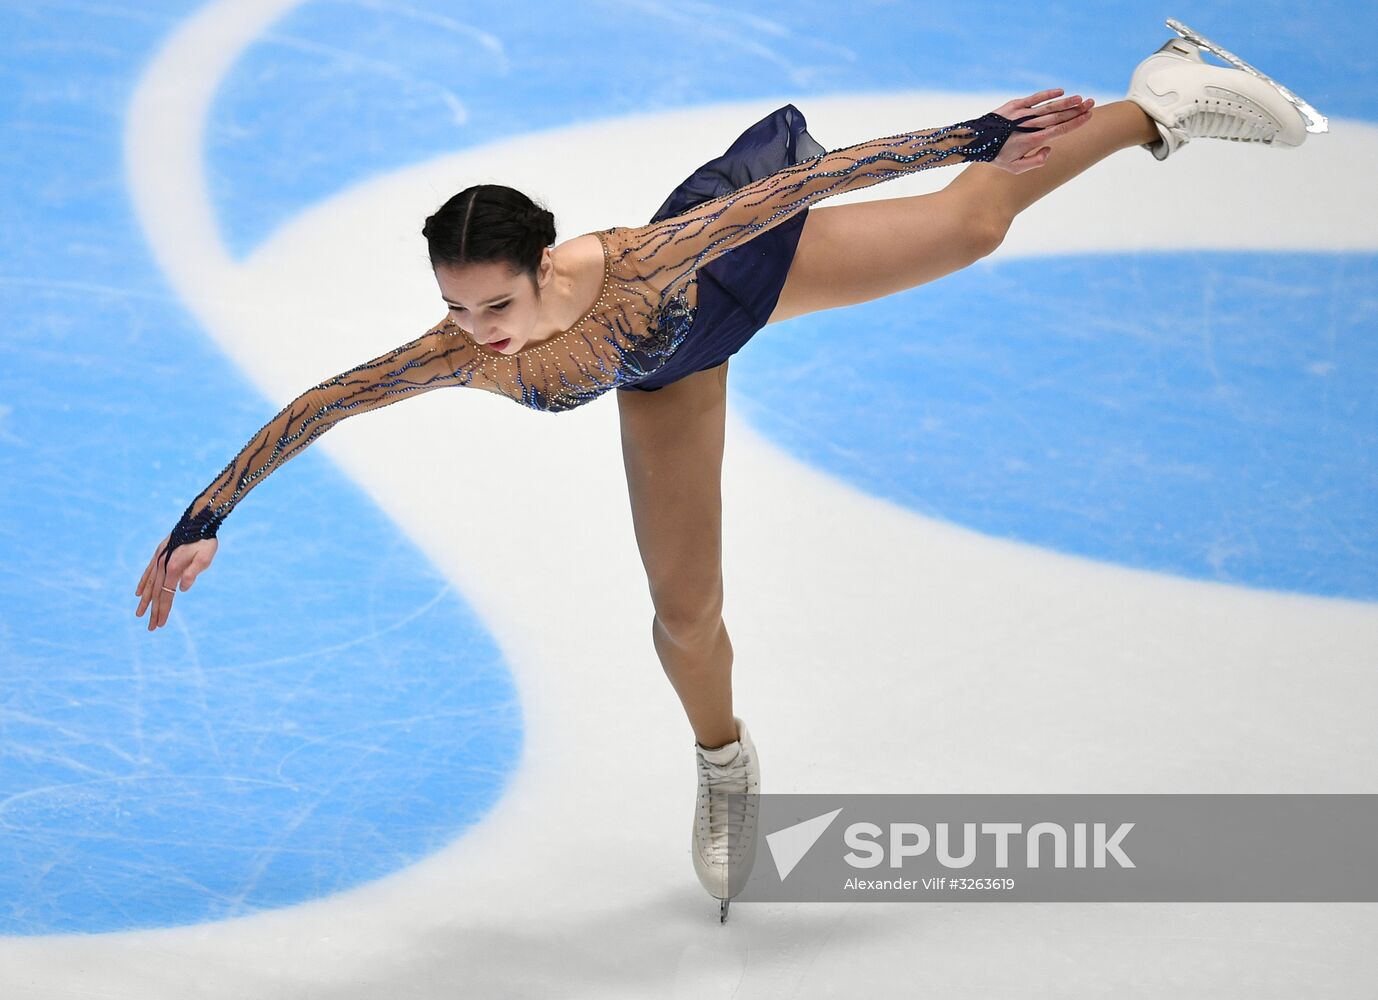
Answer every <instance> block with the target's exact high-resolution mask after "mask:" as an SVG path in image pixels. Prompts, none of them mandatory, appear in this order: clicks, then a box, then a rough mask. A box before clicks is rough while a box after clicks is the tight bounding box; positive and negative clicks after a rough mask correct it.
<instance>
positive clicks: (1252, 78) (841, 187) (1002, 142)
mask: <svg viewBox="0 0 1378 1000" xmlns="http://www.w3.org/2000/svg"><path fill="white" fill-rule="evenodd" d="M1169 23H1170V24H1172V25H1173V26H1174V28H1175V29H1176V30H1178V33H1179V34H1184V35H1185V32H1184V31H1183V30H1182V29H1181V28H1179V27H1177V26H1176V25H1175V24H1174V23H1173V22H1169ZM1187 31H1189V29H1187ZM1190 37H1192V38H1193V39H1195V41H1196V42H1197V43H1200V44H1201V45H1203V46H1204V47H1207V48H1211V49H1212V50H1213V51H1216V52H1217V53H1219V54H1222V55H1224V56H1226V58H1228V59H1230V60H1231V61H1232V62H1234V63H1235V64H1236V65H1237V66H1241V67H1244V68H1227V67H1221V66H1214V65H1211V64H1207V63H1205V62H1204V61H1203V60H1202V58H1201V56H1200V52H1199V49H1198V47H1197V44H1193V42H1191V41H1186V40H1184V39H1183V38H1174V39H1172V40H1170V41H1169V42H1167V43H1166V44H1164V45H1163V46H1162V47H1161V48H1160V49H1159V50H1158V51H1157V52H1155V53H1154V54H1153V55H1151V56H1150V57H1149V58H1148V59H1146V60H1144V62H1142V63H1141V64H1140V65H1139V67H1138V68H1137V69H1136V71H1135V73H1134V76H1133V79H1132V81H1131V85H1130V90H1129V94H1128V96H1127V99H1126V100H1123V101H1117V102H1115V103H1113V104H1110V105H1108V106H1106V107H1103V108H1099V109H1097V110H1096V112H1095V114H1094V116H1093V115H1092V104H1093V102H1092V101H1090V100H1085V101H1083V100H1081V99H1080V97H1078V96H1073V97H1067V98H1064V97H1062V96H1061V94H1062V91H1061V90H1060V89H1051V90H1043V91H1040V92H1038V93H1035V94H1031V95H1029V96H1028V97H1024V98H1020V99H1017V100H1012V101H1009V102H1007V103H1005V104H1004V105H1002V106H1001V107H1000V108H998V109H996V110H995V111H993V112H991V113H988V114H986V115H983V116H981V117H980V118H976V119H972V120H970V121H965V122H960V123H958V124H955V125H948V126H944V127H941V128H936V129H929V130H923V131H918V132H908V133H901V134H898V135H894V136H888V137H885V138H882V139H874V140H870V141H867V142H862V143H858V144H857V145H854V146H849V147H846V148H843V149H839V150H835V151H832V152H825V151H824V149H823V147H822V146H820V145H819V144H818V143H817V142H816V141H814V139H813V137H812V136H810V135H809V134H808V132H807V130H806V127H805V121H804V117H803V115H802V114H800V113H799V111H798V109H796V108H795V107H794V106H793V105H786V106H785V107H783V108H780V109H779V110H777V111H776V112H774V113H773V114H771V115H768V116H767V117H766V118H764V119H762V120H761V121H760V122H758V123H756V124H755V125H753V126H752V127H751V128H750V129H748V130H747V131H746V132H744V133H743V134H742V135H741V137H740V138H738V140H737V141H736V142H735V143H734V144H733V145H732V146H731V147H730V148H729V149H728V151H727V152H726V153H725V154H724V155H723V156H721V157H718V158H717V159H715V160H712V161H710V162H709V163H707V164H705V165H704V166H703V167H702V168H700V169H699V170H698V171H696V172H695V173H694V174H693V175H691V176H690V178H689V179H688V180H686V181H685V182H684V183H683V184H681V185H680V186H679V187H678V188H676V189H675V191H674V192H673V193H672V194H671V195H670V197H669V198H668V199H667V200H666V202H665V204H664V205H662V206H661V208H660V210H659V211H658V212H657V213H656V214H655V216H654V217H653V219H652V221H651V223H650V224H648V225H645V226H638V227H614V228H612V229H606V230H601V231H599V232H594V233H586V234H583V235H581V236H578V237H576V238H574V239H571V240H569V241H567V242H565V243H562V244H560V245H559V246H556V247H553V249H552V247H551V244H553V243H554V239H555V229H554V219H553V216H552V215H551V213H550V212H548V211H545V210H544V209H542V208H540V207H539V206H537V205H535V204H533V203H532V202H531V201H530V199H528V198H527V197H526V196H525V195H523V194H521V193H520V192H518V191H514V190H513V189H511V188H507V187H503V186H501V185H478V186H476V187H471V188H469V189H467V190H465V191H462V192H460V193H459V194H457V195H455V196H454V197H453V198H451V199H450V200H449V201H447V202H446V203H445V204H444V205H443V206H441V208H440V209H439V210H438V211H437V212H436V213H435V214H434V215H432V216H431V217H430V218H428V219H427V220H426V224H425V227H424V228H423V230H422V232H423V235H424V236H425V237H426V239H427V243H428V249H429V256H430V260H431V263H432V266H433V269H434V273H435V278H436V282H437V284H438V286H439V289H440V292H441V296H442V298H443V299H444V301H445V303H446V306H447V307H448V310H449V311H448V312H447V314H446V316H445V318H444V319H443V320H441V321H440V322H439V323H438V324H436V325H435V326H434V327H432V328H431V329H430V330H428V331H426V333H424V334H423V335H422V336H420V337H419V338H417V339H416V340H413V341H411V342H409V343H406V344H403V345H401V346H400V347H398V348H396V349H394V350H392V351H390V352H388V353H387V354H384V355H382V356H380V357H378V358H375V359H373V360H372V361H369V362H366V363H364V364H362V365H359V366H357V367H355V368H352V369H350V370H349V371H346V372H343V373H341V374H340V375H337V376H335V377H334V378H332V379H329V380H327V381H325V382H322V383H320V384H318V385H316V386H314V387H313V388H311V389H309V390H307V391H306V392H305V393H303V394H302V395H301V396H298V397H297V398H296V399H295V400H293V401H292V402H291V403H289V404H288V405H287V406H286V407H284V408H283V409H282V410H281V411H280V412H279V413H278V414H277V415H276V416H275V417H274V418H273V419H272V420H271V421H269V423H268V424H266V425H265V426H264V427H263V428H262V429H260V431H259V432H258V433H257V434H255V435H254V436H253V438H251V439H250V440H249V442H248V443H247V444H246V445H245V447H244V449H243V450H241V452H240V453H239V454H238V455H237V456H235V458H234V459H232V460H231V461H230V463H229V464H228V465H226V466H225V468H224V470H222V472H221V474H220V475H219V476H218V477H217V478H216V479H215V481H214V482H212V483H211V484H210V486H208V487H207V488H206V489H205V490H204V491H203V492H202V493H201V495H200V496H198V497H197V498H196V499H195V500H193V501H192V503H191V504H190V505H189V506H188V507H187V509H186V512H185V513H184V514H183V515H182V518H181V520H180V521H179V522H178V524H177V525H176V527H174V529H173V531H172V532H171V533H170V534H169V536H168V537H167V538H165V539H163V541H162V542H160V543H159V545H158V548H157V550H156V551H155V553H154V555H153V557H152V559H151V560H150V562H149V564H148V568H147V569H146V570H145V571H144V573H143V577H142V579H141V580H140V581H139V585H138V588H137V589H136V591H135V593H136V596H139V597H140V602H139V606H138V609H137V611H136V612H135V613H136V615H142V614H143V613H144V611H145V610H146V609H151V611H150V615H149V623H148V628H149V630H150V631H151V630H154V629H156V628H158V627H161V626H163V625H166V624H167V620H168V615H169V614H170V612H171V609H172V600H173V595H174V594H175V593H176V588H177V587H178V586H180V587H181V589H182V590H184V591H185V590H189V589H190V588H191V586H192V583H193V582H194V581H195V579H196V578H197V576H198V575H199V574H200V573H201V572H202V571H204V570H205V569H206V567H208V566H209V565H210V564H211V560H212V559H213V558H214V556H215V552H216V548H217V546H218V542H217V540H216V538H215V534H216V531H217V529H218V528H219V525H220V523H221V522H222V521H223V520H224V519H225V517H226V516H227V515H228V514H229V512H230V511H231V510H232V509H233V507H234V506H235V504H237V503H238V502H239V500H241V499H242V498H243V496H244V495H245V494H246V493H248V492H249V491H250V490H251V489H253V487H254V486H256V485H257V484H258V483H259V482H261V481H262V480H263V478H264V477H265V476H267V475H268V474H270V473H271V472H273V471H274V470H275V469H277V468H278V467H280V466H281V465H282V464H283V463H284V462H286V461H287V460H288V459H290V458H291V457H292V456H293V455H295V454H297V453H298V452H299V451H300V450H301V449H303V448H304V447H306V446H307V445H308V444H310V442H311V441H313V440H315V438H317V437H319V436H320V435H321V434H323V433H324V432H325V431H327V430H329V429H330V428H331V427H333V426H334V425H335V423H337V422H338V421H339V420H341V419H343V418H345V417H347V416H350V415H351V414H356V413H363V412H367V411H369V410H372V409H376V408H377V407H380V406H386V405H388V404H389V403H393V402H396V401H398V400H401V399H405V398H409V397H411V396H414V395H417V394H419V393H424V392H429V391H430V390H432V389H438V388H442V387H445V386H472V387H476V388H480V389H486V390H488V391H490V392H498V393H501V394H503V395H506V396H508V397H509V398H511V399H513V400H515V401H517V402H519V403H522V404H523V405H526V406H530V407H532V408H535V409H541V410H548V411H561V410H567V409H570V408H572V407H575V406H579V405H582V404H583V403H586V402H589V401H591V400H593V399H595V398H597V397H598V396H600V395H602V394H603V393H605V392H607V391H608V390H610V389H614V388H615V389H618V390H619V391H618V393H617V401H618V408H619V416H620V426H621V435H622V447H623V457H624V463H625V467H626V474H627V486H628V491H629V493H630V498H631V505H632V514H633V525H634V529H635V533H636V540H637V545H638V547H639V549H640V553H641V557H642V561H643V564H644V566H645V569H646V574H647V579H648V583H649V586H650V591H651V597H652V602H653V604H654V608H655V614H654V617H653V621H652V639H653V643H654V646H655V649H656V652H657V654H658V656H659V658H660V661H661V664H662V666H663V668H664V670H665V673H666V675H667V676H668V677H669V679H670V682H671V684H672V685H673V687H674V688H675V691H676V693H677V694H678V696H679V698H680V700H681V703H682V704H683V706H684V710H685V713H686V715H687V716H688V719H689V723H690V726H691V727H692V729H693V731H694V736H695V740H696V744H695V750H696V763H697V767H698V772H699V791H698V803H697V809H696V813H695V820H694V836H693V857H694V865H695V871H696V872H697V874H698V876H699V878H700V880H701V882H702V883H703V885H704V886H705V888H707V889H708V891H709V892H710V893H711V894H712V895H714V896H715V897H717V898H718V899H719V900H720V901H721V903H720V914H721V916H722V917H723V918H725V916H726V911H727V901H728V900H729V899H730V898H731V896H732V895H734V894H735V893H736V892H737V891H739V889H740V887H741V884H742V883H743V881H744V879H745V878H746V876H747V874H749V871H750V868H751V861H752V857H753V856H754V850H755V823H754V821H755V812H754V799H753V798H752V796H751V794H748V795H746V796H741V795H739V796H736V797H734V798H733V799H732V800H727V799H726V796H725V793H726V792H728V791H735V792H747V793H755V792H757V791H758V790H759V778H760V772H759V765H758V763H757V759H756V752H755V747H754V745H753V743H752V740H751V736H750V734H749V733H748V731H747V729H746V727H745V725H744V724H743V723H742V721H741V719H740V718H738V717H737V716H735V715H734V714H733V708H732V691H731V667H732V659H733V654H732V645H731V642H730V640H729V638H728V634H727V630H726V627H725V626H724V623H723V619H722V614H721V611H722V598H723V584H722V573H721V503H720V500H721V497H720V486H719V484H720V469H721V463H722V455H723V428H724V415H725V405H726V379H727V362H728V358H729V357H730V356H731V355H732V354H734V353H735V352H736V351H737V350H739V349H740V348H741V347H742V346H743V345H744V344H745V343H746V342H747V340H749V339H750V338H751V336H753V335H754V334H755V333H756V331H757V330H759V329H760V328H761V327H763V326H766V325H769V324H770V323H774V322H778V321H780V320H783V319H788V318H792V317H797V316H801V315H804V314H806V313H809V312H814V311H818V310H823V309H833V308H837V307H839V306H843V305H849V304H852V303H857V302H863V301H867V300H869V299H874V298H877V297H879V296H883V295H888V294H890V293H892V292H898V291H901V290H903V289H906V288H912V287H914V286H916V285H920V284H923V283H924V282H927V281H931V280H933V279H935V278H937V277H940V276H942V275H944V274H948V273H951V272H953V271H956V270H958V269H960V268H963V267H965V266H967V265H968V264H971V263H972V262H974V261H976V260H978V259H980V258H981V257H984V256H986V255H987V254H989V253H991V252H992V251H993V250H994V249H995V248H996V247H998V246H999V245H1000V243H1001V240H1002V239H1003V237H1004V234H1005V232H1006V230H1007V229H1008V228H1009V226H1010V224H1011V222H1012V221H1013V219H1014V218H1015V216H1017V215H1018V214H1019V213H1020V212H1021V211H1023V210H1024V209H1025V208H1027V207H1028V206H1029V205H1031V204H1032V203H1033V202H1035V201H1036V200H1038V199H1039V198H1041V197H1042V196H1044V195H1045V194H1047V193H1048V192H1049V191H1051V190H1053V189H1054V188H1056V187H1058V186H1059V185H1061V184H1063V183H1065V182H1066V181H1067V180H1068V179H1070V178H1071V177H1073V176H1075V175H1077V174H1078V173H1080V172H1081V171H1083V170H1085V169H1086V168H1087V167H1089V166H1091V165H1092V164H1093V163H1096V162H1097V161H1099V160H1101V159H1103V158H1104V157H1106V156H1108V155H1109V154H1110V153H1113V152H1115V151H1117V150H1120V149H1125V148H1128V147H1131V146H1135V145H1141V146H1143V147H1144V148H1146V149H1148V150H1149V151H1150V152H1151V153H1152V154H1153V155H1154V156H1155V157H1156V158H1158V159H1165V158H1166V157H1167V156H1169V155H1171V154H1172V153H1173V152H1175V151H1176V150H1177V149H1179V148H1180V147H1181V146H1182V145H1184V144H1185V143H1187V142H1188V141H1190V139H1191V138H1193V137H1218V138H1228V139H1233V140H1240V141H1253V142H1260V143H1263V144H1267V145H1274V144H1281V145H1292V146H1295V145H1299V144H1300V143H1301V142H1302V140H1303V139H1304V138H1305V134H1306V131H1308V128H1307V126H1306V122H1305V121H1303V116H1304V115H1306V113H1307V111H1313V110H1314V109H1310V108H1309V106H1304V105H1303V104H1302V103H1301V102H1299V100H1298V99H1297V98H1295V97H1294V96H1293V95H1291V94H1290V93H1289V92H1287V91H1286V90H1285V89H1284V88H1282V87H1280V86H1279V85H1277V84H1276V83H1274V82H1273V81H1271V80H1268V79H1267V78H1266V77H1263V76H1262V75H1261V74H1259V73H1258V72H1257V71H1256V70H1253V69H1252V67H1247V66H1246V65H1245V64H1242V63H1239V62H1238V61H1237V60H1235V58H1234V57H1232V56H1229V55H1228V53H1224V52H1223V50H1220V49H1219V48H1218V47H1217V46H1215V45H1214V44H1213V43H1210V42H1209V41H1207V40H1205V39H1202V38H1200V36H1197V35H1195V34H1194V33H1192V35H1191V36H1190ZM1306 116H1307V117H1310V116H1309V115H1306ZM1319 121H1320V122H1321V124H1322V125H1323V123H1324V119H1319ZM1026 123H1027V124H1026ZM1312 124H1313V125H1314V124H1315V120H1313V121H1312ZM1311 130H1323V129H1311ZM957 163H981V164H984V165H982V166H977V167H973V168H972V169H970V170H966V171H963V172H962V173H960V174H959V175H958V176H957V177H955V178H954V179H953V181H952V182H951V183H950V184H949V185H948V186H947V187H946V188H944V189H943V190H941V191H938V192H936V193H932V194H925V195H916V196H913V197H908V198H898V199H891V200H888V201H885V202H867V203H861V204H849V205H839V206H834V207H829V208H821V209H816V210H813V211H810V206H811V204H812V203H813V202H816V201H819V200H821V199H823V198H826V197H828V196H830V195H833V194H837V193H840V192H844V191H850V190H855V189H857V188H860V187H865V186H868V185H870V184H876V183H880V182H882V181H885V180H889V179H891V178H894V177H899V176H902V175H904V174H907V173H912V172H916V171H918V170H924V169H928V168H930V167H935V166H945V165H951V164H957ZM729 806H730V808H729ZM729 832H730V833H731V835H732V838H731V843H729V840H728V834H729ZM729 848H730V849H731V852H732V853H731V856H730V857H729ZM729 862H730V864H729ZM729 871H730V878H729Z"/></svg>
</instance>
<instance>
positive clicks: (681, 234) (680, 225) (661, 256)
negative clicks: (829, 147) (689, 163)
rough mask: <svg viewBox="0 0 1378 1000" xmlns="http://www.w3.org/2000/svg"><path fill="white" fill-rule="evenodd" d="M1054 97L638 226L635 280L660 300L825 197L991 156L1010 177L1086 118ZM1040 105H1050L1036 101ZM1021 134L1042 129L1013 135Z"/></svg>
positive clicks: (825, 161)
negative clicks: (637, 276) (655, 291)
mask: <svg viewBox="0 0 1378 1000" xmlns="http://www.w3.org/2000/svg"><path fill="white" fill-rule="evenodd" d="M1060 93H1061V90H1060V89H1053V90H1045V91H1040V92H1039V93H1037V94H1031V95H1030V96H1028V97H1025V98H1020V99H1017V100H1013V101H1009V102H1007V103H1006V104H1004V105H1002V106H1001V108H1000V109H999V111H992V112H990V113H988V114H985V115H982V116H981V117H980V118H974V119H971V120H970V121H964V122H958V123H957V124H955V125H945V126H943V127H941V128H933V129H923V130H920V131H916V132H902V133H900V134H898V135H892V136H886V137H884V138H881V139H870V140H867V141H866V142H859V143H857V144H855V145H852V146H846V147H844V148H842V149H835V150H833V151H832V152H828V153H822V154H820V155H818V156H815V157H812V158H811V159H808V160H804V161H803V162H801V163H798V164H796V165H795V166H791V167H785V168H784V169H782V170H778V171H776V172H775V173H773V174H771V175H770V176H769V177H762V178H761V179H760V180H757V181H753V182H752V183H750V184H745V185H743V186H742V187H740V188H738V189H737V190H735V191H733V192H731V193H729V194H725V195H723V196H721V197H719V198H715V199H713V200H712V201H705V202H703V203H702V204H700V205H696V206H694V207H693V208H692V209H690V210H689V211H687V212H685V213H683V214H681V215H676V216H673V217H671V218H668V219H663V220H661V221H659V222H655V223H651V224H650V225H647V226H642V227H640V228H639V229H637V230H635V231H633V233H632V234H631V236H632V242H633V243H634V245H635V246H636V251H635V252H636V259H637V261H638V270H639V271H640V274H641V277H642V278H643V279H644V280H645V281H646V282H647V283H648V284H650V285H651V286H652V287H653V288H656V289H658V290H659V291H661V293H662V301H663V296H664V295H665V294H666V293H667V291H668V293H669V294H673V293H674V292H675V290H676V289H677V288H679V287H681V285H682V283H683V282H687V280H688V279H689V277H690V276H692V275H693V273H694V272H695V271H697V270H698V269H699V268H700V267H703V266H704V265H705V264H707V263H709V262H710V261H712V260H714V259H715V258H717V257H719V256H721V255H723V254H725V253H727V252H729V251H730V250H733V249H735V248H736V247H739V246H741V245H742V244H743V243H746V242H747V241H749V240H751V239H752V238H754V237H755V236H757V235H759V234H760V233H762V232H765V231H766V230H768V229H771V228H773V227H775V226H778V225H780V224H781V223H782V222H784V221H785V220H786V219H788V218H789V217H790V216H792V215H794V214H795V213H797V212H800V211H802V210H803V209H805V208H807V207H808V206H810V205H812V204H813V203H815V202H817V201H820V200H822V199H824V198H828V197H831V196H832V195H835V194H841V193H844V192H847V191H855V190H857V189H858V188H863V187H869V186H870V185H872V184H880V183H882V182H884V181H888V180H892V179H894V178H896V177H902V176H904V175H906V174H912V173H917V172H918V171H920V170H927V169H930V168H932V167H939V166H947V165H949V164H956V163H970V162H994V163H997V164H999V165H1000V166H1002V167H1003V168H1004V169H1006V170H1009V171H1011V172H1013V173H1022V172H1023V171H1025V170H1030V169H1033V168H1035V167H1039V166H1042V164H1043V162H1044V161H1045V160H1046V158H1047V153H1046V149H1047V147H1045V146H1044V145H1043V143H1044V142H1045V141H1046V140H1047V139H1048V138H1050V137H1055V136H1058V135H1062V134H1064V133H1065V132H1067V131H1070V130H1071V129H1072V128H1075V127H1076V126H1078V125H1080V124H1081V123H1082V121H1083V120H1084V113H1083V112H1082V110H1081V109H1080V107H1079V103H1078V102H1077V101H1075V100H1074V99H1063V100H1051V101H1050V100H1049V99H1050V98H1052V97H1053V96H1054V95H1057V94H1060ZM1044 101H1048V102H1049V103H1047V104H1046V105H1044V106H1042V107H1037V108H1036V107H1035V105H1037V104H1039V103H1040V102H1044ZM1002 112H1003V113H1002ZM1010 115H1015V116H1016V117H1013V118H1011V117H1008V116H1010ZM1026 123H1027V124H1026ZM1024 132H1037V133H1040V134H1039V135H1037V136H1036V137H1032V138H1030V137H1025V136H1022V135H1021V136H1018V137H1017V140H1016V141H1011V136H1012V135H1014V134H1015V133H1024Z"/></svg>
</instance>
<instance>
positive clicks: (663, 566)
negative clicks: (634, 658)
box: [617, 362, 737, 747]
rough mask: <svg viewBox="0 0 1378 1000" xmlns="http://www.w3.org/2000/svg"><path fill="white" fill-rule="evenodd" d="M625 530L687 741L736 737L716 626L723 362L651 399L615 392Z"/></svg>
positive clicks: (723, 640)
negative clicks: (641, 570)
mask: <svg viewBox="0 0 1378 1000" xmlns="http://www.w3.org/2000/svg"><path fill="white" fill-rule="evenodd" d="M617 403H618V416H619V421H620V424H621V431H622V458H623V463H624V465H625V467H626V472H627V493H628V496H629V497H630V499H631V507H632V525H633V527H634V529H635V532H636V543H637V547H638V548H639V549H640V552H641V561H642V564H643V565H644V566H645V568H646V579H647V582H648V583H649V585H650V590H651V602H652V604H653V605H654V607H655V614H654V616H653V617H652V620H651V639H652V642H653V643H654V645H655V650H656V654H657V655H658V656H659V658H660V663H661V666H662V667H663V668H664V670H665V675H666V676H667V677H668V678H669V680H670V683H671V685H672V686H673V687H674V689H675V693H676V694H678V695H679V699H680V702H681V703H682V704H683V706H684V711H685V714H686V715H688V717H689V724H690V726H691V727H692V728H693V730H694V738H695V739H696V740H697V741H698V742H699V743H700V744H702V745H703V746H706V747H718V746H722V745H723V744H725V743H730V742H731V741H733V740H735V739H736V738H737V728H736V724H735V723H734V722H733V715H732V642H731V640H730V639H729V638H728V634H727V627H726V625H725V624H724V622H723V617H722V607H723V580H722V491H721V482H722V456H723V428H724V423H725V421H726V416H727V363H726V362H724V363H723V364H721V365H719V366H717V367H716V368H710V369H708V370H707V371H702V372H696V373H695V374H693V375H689V376H687V377H686V378H682V379H680V380H678V381H676V382H673V383H671V384H670V385H667V386H665V387H664V388H662V389H659V390H657V391H655V392H638V391H635V390H618V391H617Z"/></svg>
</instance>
